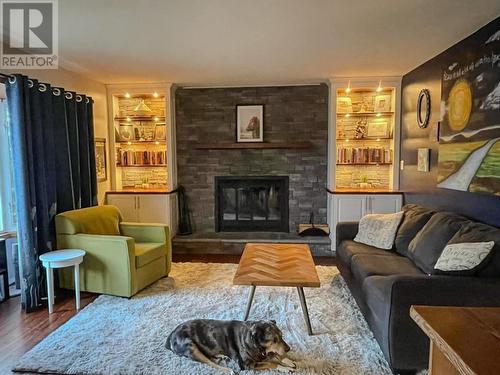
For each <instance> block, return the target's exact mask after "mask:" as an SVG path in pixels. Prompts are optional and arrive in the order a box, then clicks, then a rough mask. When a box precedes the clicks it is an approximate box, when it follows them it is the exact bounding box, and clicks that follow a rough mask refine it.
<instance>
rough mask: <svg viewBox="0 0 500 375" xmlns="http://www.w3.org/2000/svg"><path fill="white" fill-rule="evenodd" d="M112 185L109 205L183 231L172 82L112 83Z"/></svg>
mask: <svg viewBox="0 0 500 375" xmlns="http://www.w3.org/2000/svg"><path fill="white" fill-rule="evenodd" d="M106 89H107V98H108V122H109V124H108V130H109V142H110V149H111V150H112V152H111V155H110V160H111V161H110V163H109V164H110V169H111V173H110V175H111V189H110V190H109V191H107V192H106V203H107V204H112V205H114V206H116V207H118V208H119V210H120V212H121V215H122V218H123V220H124V221H131V222H144V223H164V224H166V225H168V226H169V228H170V235H171V236H174V235H175V233H176V229H177V196H176V194H175V192H176V191H177V190H176V187H177V180H176V161H175V130H174V126H175V124H174V122H173V115H172V108H173V107H174V106H173V103H172V101H173V92H174V88H173V87H172V84H170V83H152V84H117V85H107V87H106Z"/></svg>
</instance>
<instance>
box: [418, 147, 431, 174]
mask: <svg viewBox="0 0 500 375" xmlns="http://www.w3.org/2000/svg"><path fill="white" fill-rule="evenodd" d="M430 154H431V149H430V148H419V149H418V154H417V171H419V172H429V169H430Z"/></svg>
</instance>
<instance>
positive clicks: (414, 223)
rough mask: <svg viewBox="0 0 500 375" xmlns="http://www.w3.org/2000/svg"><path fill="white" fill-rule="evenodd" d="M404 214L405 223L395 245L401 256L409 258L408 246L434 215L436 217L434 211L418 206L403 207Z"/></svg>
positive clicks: (397, 234) (399, 230) (400, 229)
mask: <svg viewBox="0 0 500 375" xmlns="http://www.w3.org/2000/svg"><path fill="white" fill-rule="evenodd" d="M403 212H404V217H403V221H402V222H401V225H400V226H399V229H398V233H396V238H395V240H394V243H395V245H396V251H397V252H398V253H399V254H401V255H404V256H407V254H408V245H409V244H410V242H411V240H413V238H414V237H415V236H416V235H417V233H418V232H419V231H420V229H422V228H423V227H424V225H425V224H426V223H427V222H428V221H429V219H430V218H431V217H432V215H434V211H431V210H429V209H427V208H425V207H421V206H419V205H416V204H407V205H405V206H404V207H403Z"/></svg>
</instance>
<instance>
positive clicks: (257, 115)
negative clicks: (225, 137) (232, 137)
mask: <svg viewBox="0 0 500 375" xmlns="http://www.w3.org/2000/svg"><path fill="white" fill-rule="evenodd" d="M236 141H237V142H264V106H263V105H237V106H236Z"/></svg>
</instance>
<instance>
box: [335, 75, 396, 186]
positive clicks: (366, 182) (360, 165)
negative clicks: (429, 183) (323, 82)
mask: <svg viewBox="0 0 500 375" xmlns="http://www.w3.org/2000/svg"><path fill="white" fill-rule="evenodd" d="M330 87H331V98H332V102H331V116H330V121H331V126H330V141H329V143H330V145H329V150H330V151H329V152H330V163H329V165H330V167H329V168H330V171H329V172H330V176H329V186H330V188H331V189H332V190H335V189H365V190H366V189H367V190H370V189H373V190H377V191H380V190H392V189H395V188H397V163H396V162H395V161H396V160H397V158H398V155H397V147H395V145H396V136H399V132H397V131H396V127H397V126H399V120H398V113H399V100H398V98H399V87H400V83H399V80H398V79H385V78H374V79H373V80H372V79H339V80H333V81H332V82H331V86H330Z"/></svg>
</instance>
